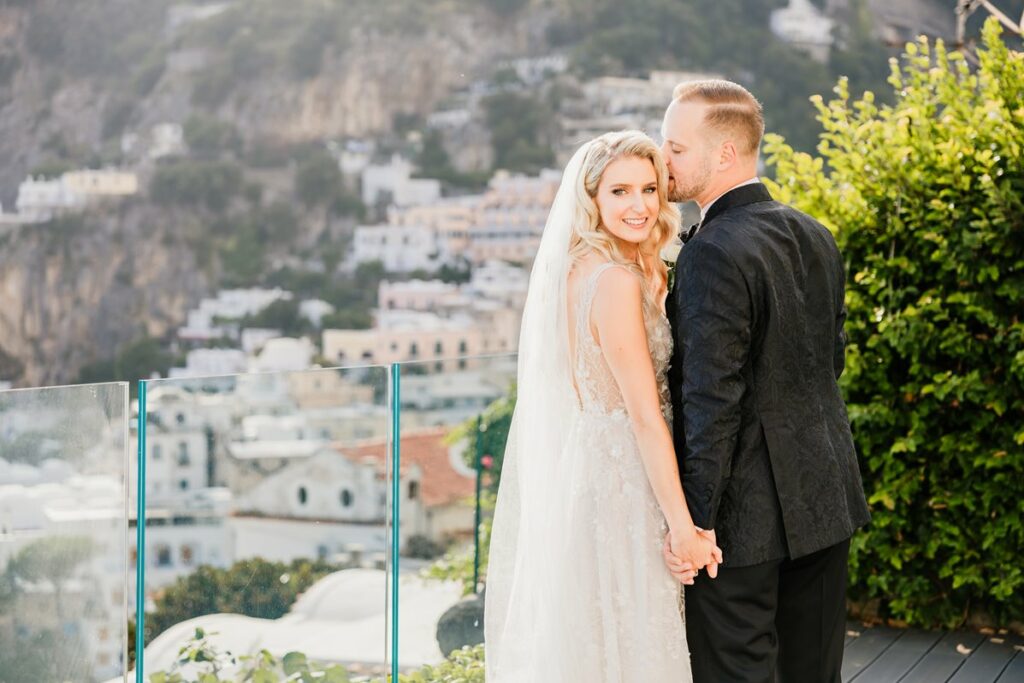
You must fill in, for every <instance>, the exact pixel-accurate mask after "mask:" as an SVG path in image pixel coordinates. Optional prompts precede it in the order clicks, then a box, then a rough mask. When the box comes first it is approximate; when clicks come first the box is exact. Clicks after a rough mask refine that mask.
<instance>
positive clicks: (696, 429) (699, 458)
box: [675, 240, 753, 529]
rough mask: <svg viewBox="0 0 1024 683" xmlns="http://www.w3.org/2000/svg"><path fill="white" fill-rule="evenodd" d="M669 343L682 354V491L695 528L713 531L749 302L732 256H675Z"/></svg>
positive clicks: (695, 249)
mask: <svg viewBox="0 0 1024 683" xmlns="http://www.w3.org/2000/svg"><path fill="white" fill-rule="evenodd" d="M676 277H678V278H681V279H680V280H679V284H678V288H677V298H676V302H675V303H676V305H677V310H678V315H679V322H678V324H677V325H676V339H675V342H676V344H677V345H679V347H680V348H681V349H682V361H683V368H682V375H683V383H682V385H683V386H682V403H683V428H684V430H685V433H686V449H685V454H684V456H683V468H682V469H683V490H684V491H685V493H686V500H687V504H688V505H689V507H690V514H691V515H692V516H693V521H694V523H695V524H696V525H697V526H698V527H701V528H704V529H713V528H714V527H715V522H716V518H717V515H718V506H719V503H720V501H721V498H722V491H723V490H724V488H725V484H726V481H727V480H728V477H729V473H730V471H731V469H732V458H733V454H734V452H735V450H736V442H737V440H738V438H739V430H740V420H741V416H740V401H741V399H742V398H743V394H744V392H745V390H746V388H745V383H744V380H743V376H742V370H743V367H744V365H746V363H747V359H748V357H749V354H750V342H751V325H752V315H753V314H752V308H751V306H752V304H751V299H750V293H749V290H748V287H747V282H746V279H745V278H744V277H743V274H742V273H741V272H740V270H739V268H738V267H737V266H736V263H735V262H734V261H733V260H732V258H731V257H730V256H729V255H728V254H727V253H726V252H725V251H724V250H723V249H722V248H721V247H719V246H718V245H716V244H714V243H711V242H708V241H700V240H698V241H694V242H691V243H690V244H688V245H687V246H686V247H685V248H684V249H683V250H682V251H681V252H680V256H679V264H678V266H677V274H676Z"/></svg>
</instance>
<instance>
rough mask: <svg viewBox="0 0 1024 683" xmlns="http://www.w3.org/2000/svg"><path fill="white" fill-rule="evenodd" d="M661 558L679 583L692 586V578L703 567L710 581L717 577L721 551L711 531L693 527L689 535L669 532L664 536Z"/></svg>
mask: <svg viewBox="0 0 1024 683" xmlns="http://www.w3.org/2000/svg"><path fill="white" fill-rule="evenodd" d="M662 556H663V557H664V560H665V565H666V566H667V567H668V570H669V572H670V573H671V574H672V576H673V577H675V579H676V580H677V581H679V582H680V583H682V584H684V585H687V586H692V585H693V582H694V578H695V577H696V576H697V574H698V573H699V572H700V570H701V569H703V568H705V567H706V568H707V570H708V576H710V577H711V578H712V579H713V578H715V577H716V576H718V565H719V564H721V562H722V549H721V548H719V547H718V545H717V543H716V540H715V532H714V531H713V530H712V531H705V530H703V529H698V528H696V527H693V529H692V531H691V532H690V533H680V532H672V531H669V533H668V535H666V536H665V545H664V546H663V548H662Z"/></svg>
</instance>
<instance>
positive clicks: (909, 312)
mask: <svg viewBox="0 0 1024 683" xmlns="http://www.w3.org/2000/svg"><path fill="white" fill-rule="evenodd" d="M977 59H978V66H977V68H976V69H975V68H972V67H971V65H970V64H969V63H968V62H967V60H966V59H965V58H964V57H963V56H961V55H960V54H957V53H951V52H947V51H946V49H945V47H944V46H943V44H942V43H941V42H936V43H934V44H929V42H928V41H927V40H924V39H921V40H919V41H918V42H917V43H912V44H909V45H908V46H907V49H906V54H905V55H904V57H903V59H902V60H901V61H900V62H898V63H897V62H896V61H895V60H894V63H893V68H892V75H891V77H890V81H889V82H890V83H891V84H892V86H893V88H894V90H895V95H896V97H895V100H894V104H893V105H892V106H878V105H877V104H876V103H875V101H874V97H873V96H872V95H871V94H870V93H867V94H865V95H864V96H863V97H862V98H861V99H859V100H851V98H850V95H849V93H848V89H847V87H846V84H845V82H840V83H839V85H838V87H837V88H836V91H835V92H836V97H835V99H833V100H832V101H830V102H828V103H825V102H823V101H822V100H820V99H817V100H816V101H815V104H816V106H817V108H818V112H819V116H818V119H819V121H820V122H821V124H822V127H823V129H824V132H823V133H822V135H821V138H820V144H819V146H818V156H816V157H811V156H808V155H805V154H798V153H795V152H794V151H793V150H792V149H791V148H790V147H789V146H788V145H786V144H785V142H784V141H783V140H782V139H781V138H778V137H769V138H768V140H767V142H766V152H767V154H768V157H769V159H768V160H769V164H770V165H772V166H774V168H775V173H776V183H773V184H772V190H773V192H774V194H775V196H776V197H777V198H778V199H780V200H782V201H784V202H788V203H790V204H792V205H794V206H796V207H798V208H800V209H802V210H804V211H806V212H808V213H810V214H811V215H813V216H816V217H817V218H819V219H821V220H822V221H823V222H824V223H825V224H826V225H828V226H829V227H830V229H832V230H833V231H834V232H835V234H836V237H837V240H838V242H839V245H840V248H841V249H842V251H843V254H844V257H845V259H846V264H847V268H848V277H847V280H848V290H847V305H848V307H849V319H848V323H847V332H848V333H849V336H850V345H849V353H848V357H847V366H846V374H845V375H844V377H843V387H844V390H845V393H846V397H847V401H848V405H849V410H850V418H851V422H852V424H853V429H854V436H855V439H856V442H857V447H858V451H859V454H860V457H861V465H862V471H863V475H864V483H865V487H866V489H867V493H868V496H869V500H870V503H871V506H872V511H873V515H874V519H873V521H872V523H871V524H870V526H869V527H867V529H866V530H865V531H863V532H861V533H858V534H857V535H856V536H855V538H854V543H853V554H852V561H851V597H853V598H854V599H856V600H859V601H861V603H862V604H866V605H868V606H870V607H872V608H875V607H877V608H878V609H879V610H880V615H881V616H883V617H889V618H892V619H896V620H899V621H905V622H908V623H912V624H917V625H922V626H933V625H944V626H954V625H958V624H961V623H963V622H965V621H969V620H981V621H989V622H995V623H998V624H1001V625H1007V624H1011V623H1013V622H1021V621H1024V556H1022V555H1024V553H1022V549H1024V524H1022V518H1024V323H1022V321H1021V317H1022V313H1024V305H1022V299H1024V203H1022V197H1024V59H1022V55H1021V54H1019V53H1016V52H1013V51H1011V50H1009V49H1008V48H1007V47H1006V46H1005V44H1004V43H1003V40H1002V37H1001V36H1000V29H999V26H998V23H997V22H995V20H991V21H990V22H989V23H988V24H986V26H985V30H984V45H983V47H981V48H980V49H979V50H978V52H977Z"/></svg>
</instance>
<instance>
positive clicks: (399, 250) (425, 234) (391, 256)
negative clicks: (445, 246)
mask: <svg viewBox="0 0 1024 683" xmlns="http://www.w3.org/2000/svg"><path fill="white" fill-rule="evenodd" d="M353 250H354V251H353V258H354V260H355V262H356V263H370V262H372V261H380V262H381V263H382V264H384V269H385V270H387V271H388V272H392V273H408V272H411V271H414V270H421V269H422V270H427V271H435V270H437V269H438V268H440V267H441V266H442V265H444V263H445V262H446V259H444V258H443V257H442V253H441V248H440V241H439V239H438V234H437V231H436V230H434V229H432V228H429V227H427V226H425V225H362V226H359V227H357V228H356V230H355V239H354V241H353Z"/></svg>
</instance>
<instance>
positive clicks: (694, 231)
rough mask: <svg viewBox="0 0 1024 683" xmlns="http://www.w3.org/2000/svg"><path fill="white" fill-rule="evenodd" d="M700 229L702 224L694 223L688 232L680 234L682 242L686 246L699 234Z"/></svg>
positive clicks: (684, 231)
mask: <svg viewBox="0 0 1024 683" xmlns="http://www.w3.org/2000/svg"><path fill="white" fill-rule="evenodd" d="M698 228H700V223H694V224H693V225H691V226H690V227H688V228H687V229H686V230H683V231H682V232H681V233H679V239H680V240H681V241H682V243H683V244H686V243H687V242H689V241H690V240H691V239H693V236H694V235H696V234H697V229H698Z"/></svg>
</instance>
